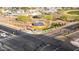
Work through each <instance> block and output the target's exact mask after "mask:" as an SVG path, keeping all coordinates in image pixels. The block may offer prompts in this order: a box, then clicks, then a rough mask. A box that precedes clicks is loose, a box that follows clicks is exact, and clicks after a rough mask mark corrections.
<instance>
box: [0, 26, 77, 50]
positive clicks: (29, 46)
mask: <svg viewBox="0 0 79 59" xmlns="http://www.w3.org/2000/svg"><path fill="white" fill-rule="evenodd" d="M0 29H2V30H4V31H7V32H9V33H13V32H15V35H16V37H14V38H13V37H12V38H9V39H10V40H6V41H3V42H1V43H2V47H3V48H0V49H2V50H8V51H9V50H10V51H13V50H16V51H36V50H39V51H41V50H43V51H53V50H57V51H58V50H62V51H64V50H65V51H66V50H67V51H68V50H75V49H76V47H74V46H72V45H71V44H69V43H68V42H62V41H59V40H57V39H55V38H53V37H49V36H44V35H31V34H27V33H25V32H22V31H20V30H15V29H12V28H9V27H6V26H3V25H0ZM48 44H49V46H47V45H48ZM60 47H63V48H61V49H60Z"/></svg>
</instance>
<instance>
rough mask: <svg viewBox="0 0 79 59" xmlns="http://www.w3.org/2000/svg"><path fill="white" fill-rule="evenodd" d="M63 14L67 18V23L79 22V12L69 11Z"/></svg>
mask: <svg viewBox="0 0 79 59" xmlns="http://www.w3.org/2000/svg"><path fill="white" fill-rule="evenodd" d="M63 14H64V16H65V17H67V21H68V20H69V21H79V10H67V11H64V12H63Z"/></svg>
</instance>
